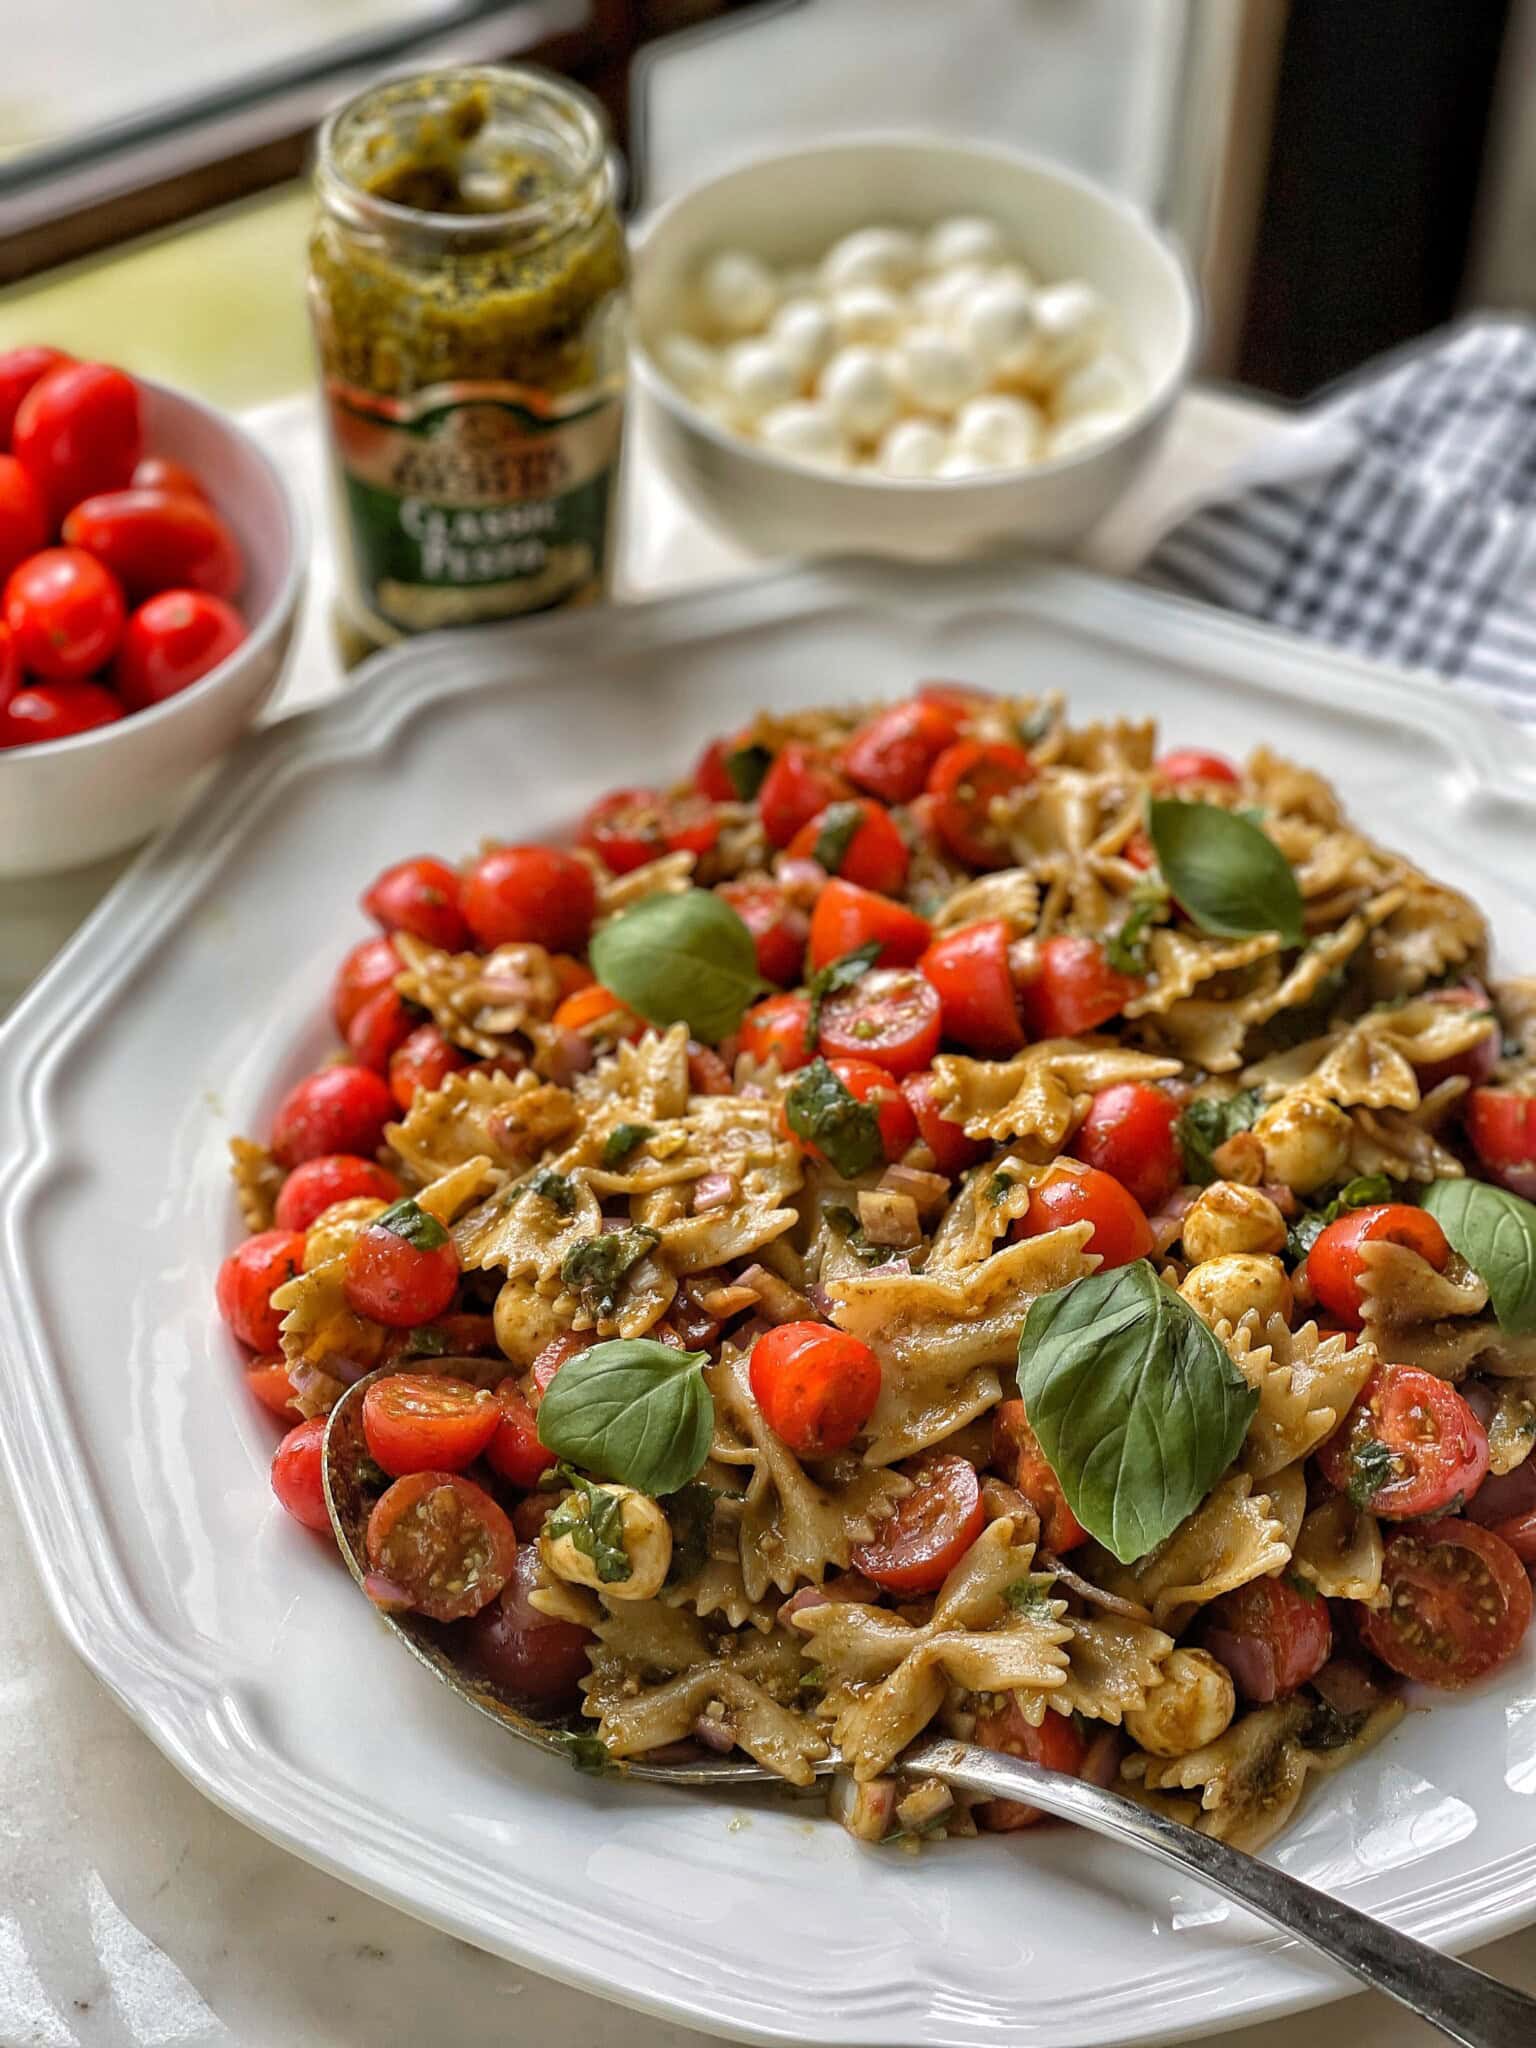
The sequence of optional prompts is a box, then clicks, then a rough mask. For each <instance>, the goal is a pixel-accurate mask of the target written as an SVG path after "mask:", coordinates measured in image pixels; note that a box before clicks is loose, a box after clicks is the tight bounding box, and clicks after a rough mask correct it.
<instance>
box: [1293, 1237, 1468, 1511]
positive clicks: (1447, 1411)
mask: <svg viewBox="0 0 1536 2048" xmlns="http://www.w3.org/2000/svg"><path fill="white" fill-rule="evenodd" d="M1415 1213H1417V1212H1415ZM1317 1462H1318V1466H1319V1468H1320V1469H1321V1471H1322V1474H1323V1477H1324V1478H1325V1479H1326V1480H1327V1481H1328V1483H1329V1485H1330V1486H1332V1487H1335V1488H1336V1489H1337V1490H1338V1491H1339V1492H1340V1493H1347V1494H1348V1495H1349V1497H1350V1499H1351V1500H1352V1501H1354V1502H1355V1504H1356V1505H1357V1506H1359V1507H1368V1508H1370V1509H1371V1511H1372V1512H1373V1513H1374V1514H1377V1515H1381V1516H1385V1517H1387V1518H1389V1519H1393V1520H1401V1519H1406V1518H1407V1517H1409V1516H1413V1515H1435V1514H1441V1513H1443V1512H1444V1511H1445V1510H1446V1509H1447V1508H1451V1507H1453V1505H1454V1504H1455V1503H1457V1502H1464V1501H1468V1500H1470V1499H1471V1498H1472V1496H1473V1494H1474V1493H1476V1491H1477V1489H1478V1488H1479V1487H1480V1486H1481V1485H1482V1483H1483V1481H1484V1479H1485V1478H1486V1477H1487V1476H1488V1434H1487V1431H1486V1430H1485V1429H1484V1428H1483V1425H1482V1424H1481V1423H1480V1422H1479V1421H1478V1419H1477V1417H1476V1416H1475V1415H1474V1414H1473V1412H1472V1410H1471V1408H1470V1407H1469V1406H1468V1404H1467V1403H1466V1402H1465V1401H1464V1400H1463V1399H1462V1397H1461V1396H1460V1394H1458V1393H1457V1391H1456V1389H1455V1388H1454V1387H1453V1386H1451V1385H1450V1384H1449V1383H1448V1382H1447V1381H1445V1380H1442V1379H1437V1378H1436V1376H1435V1375H1434V1373H1432V1372H1425V1371H1423V1370H1422V1369H1421V1368H1420V1367H1419V1366H1416V1365H1382V1366H1378V1368H1377V1369H1376V1371H1375V1372H1373V1373H1372V1374H1371V1377H1370V1378H1369V1379H1368V1380H1367V1381H1366V1383H1365V1385H1364V1386H1363V1387H1362V1388H1361V1390H1360V1395H1359V1398H1358V1400H1357V1401H1356V1402H1355V1405H1354V1407H1353V1408H1351V1409H1350V1411H1349V1413H1348V1415H1346V1416H1345V1418H1344V1420H1343V1422H1342V1423H1341V1424H1340V1425H1339V1427H1338V1428H1337V1429H1336V1430H1335V1431H1334V1433H1333V1435H1332V1436H1331V1437H1329V1439H1328V1441H1327V1442H1326V1443H1325V1444H1324V1445H1323V1447H1322V1449H1321V1450H1320V1451H1319V1452H1318V1454H1317Z"/></svg>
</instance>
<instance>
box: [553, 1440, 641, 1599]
mask: <svg viewBox="0 0 1536 2048" xmlns="http://www.w3.org/2000/svg"><path fill="white" fill-rule="evenodd" d="M560 1476H561V1478H562V1479H563V1480H564V1481H565V1483H566V1485H567V1486H569V1487H570V1489H571V1491H570V1493H569V1494H568V1495H567V1496H566V1498H565V1499H564V1500H563V1501H561V1503H560V1505H559V1506H558V1507H557V1508H556V1509H555V1510H554V1512H553V1513H552V1514H550V1515H547V1516H546V1517H545V1519H544V1534H545V1535H546V1536H548V1537H550V1538H551V1539H553V1538H555V1537H557V1536H569V1537H570V1539H571V1542H572V1543H573V1544H574V1545H575V1547H576V1548H577V1549H578V1550H579V1551H580V1552H581V1554H582V1556H583V1557H590V1558H591V1560H592V1562H593V1564H594V1565H596V1567H597V1576H598V1577H599V1578H600V1579H601V1580H602V1582H603V1584H604V1585H605V1586H617V1585H621V1584H622V1583H623V1581H624V1580H625V1579H631V1578H633V1577H634V1568H633V1566H632V1565H631V1564H630V1561H629V1552H628V1551H627V1550H626V1549H625V1548H624V1504H623V1502H622V1501H621V1500H620V1499H619V1497H618V1495H617V1494H614V1493H609V1492H608V1491H607V1489H606V1488H605V1487H601V1486H594V1485H593V1484H592V1482H591V1480H590V1479H583V1478H582V1476H581V1474H580V1473H579V1472H575V1471H572V1469H571V1468H570V1466H569V1465H565V1466H562V1467H561V1472H560Z"/></svg>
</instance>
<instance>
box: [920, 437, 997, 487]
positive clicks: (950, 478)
mask: <svg viewBox="0 0 1536 2048" xmlns="http://www.w3.org/2000/svg"><path fill="white" fill-rule="evenodd" d="M995 467H996V465H995V464H994V463H990V462H983V461H982V460H981V459H980V457H979V456H975V455H971V454H968V453H967V451H966V450H965V449H964V448H956V447H955V446H953V444H951V447H950V451H949V453H948V454H947V455H946V456H945V458H944V460H943V461H942V462H941V463H940V464H939V466H938V469H937V471H936V472H935V473H936V474H937V475H938V476H940V477H942V478H943V479H944V481H945V482H946V483H953V482H954V480H955V479H956V478H957V477H963V476H985V475H986V474H987V472H988V470H990V469H993V468H995Z"/></svg>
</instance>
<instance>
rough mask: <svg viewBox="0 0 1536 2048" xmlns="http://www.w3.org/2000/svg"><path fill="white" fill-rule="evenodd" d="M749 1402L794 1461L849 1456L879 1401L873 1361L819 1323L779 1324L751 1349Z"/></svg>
mask: <svg viewBox="0 0 1536 2048" xmlns="http://www.w3.org/2000/svg"><path fill="white" fill-rule="evenodd" d="M750 1375H751V1380H752V1397H753V1399H754V1400H755V1401H756V1402H757V1405H758V1407H759V1408H760V1409H761V1410H762V1413H763V1420H764V1421H765V1422H766V1423H767V1425H768V1427H769V1428H770V1429H771V1430H772V1431H773V1433H774V1434H775V1436H777V1437H779V1438H781V1439H782V1440H783V1442H785V1443H786V1444H788V1445H789V1448H790V1449H791V1450H792V1451H793V1452H794V1454H795V1456H796V1457H797V1458H829V1457H831V1456H832V1455H833V1453H834V1452H836V1451H844V1450H846V1449H847V1448H848V1446H849V1444H851V1443H852V1442H853V1440H854V1438H855V1437H856V1436H857V1435H858V1433H859V1431H860V1430H861V1429H862V1428H863V1427H864V1425H865V1423H866V1422H868V1420H869V1418H870V1416H871V1414H872V1413H873V1412H874V1406H875V1403H876V1401H877V1400H878V1399H879V1398H880V1361H879V1359H878V1358H876V1356H875V1354H874V1352H873V1351H871V1350H870V1348H869V1346H868V1345H867V1344H864V1343H861V1342H860V1341H859V1339H858V1338H857V1337H848V1336H845V1335H844V1334H843V1332H842V1331H841V1330H831V1329H828V1328H827V1326H826V1324H825V1323H780V1324H779V1325H778V1327H777V1328H776V1329H772V1330H768V1331H766V1332H765V1333H764V1334H763V1335H762V1336H761V1337H759V1338H758V1340H757V1342H756V1344H754V1345H753V1347H752V1360H751V1366H750Z"/></svg>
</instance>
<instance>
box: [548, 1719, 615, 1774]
mask: <svg viewBox="0 0 1536 2048" xmlns="http://www.w3.org/2000/svg"><path fill="white" fill-rule="evenodd" d="M550 1733H551V1734H552V1735H553V1736H554V1738H555V1740H556V1741H557V1742H558V1743H559V1744H560V1745H561V1746H562V1748H563V1749H564V1750H565V1753H566V1755H567V1757H569V1759H570V1761H571V1762H572V1763H573V1764H574V1765H575V1767H576V1769H577V1770H578V1771H590V1772H591V1774H592V1775H593V1777H595V1778H604V1777H610V1776H612V1775H614V1773H615V1772H616V1771H617V1769H618V1766H617V1765H616V1764H615V1763H614V1760H613V1758H612V1757H611V1756H610V1755H609V1754H608V1751H607V1749H606V1748H605V1747H604V1744H603V1741H602V1738H601V1737H600V1736H597V1735H583V1734H580V1733H578V1732H575V1731H573V1730H571V1729H569V1728H555V1729H551V1731H550Z"/></svg>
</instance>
